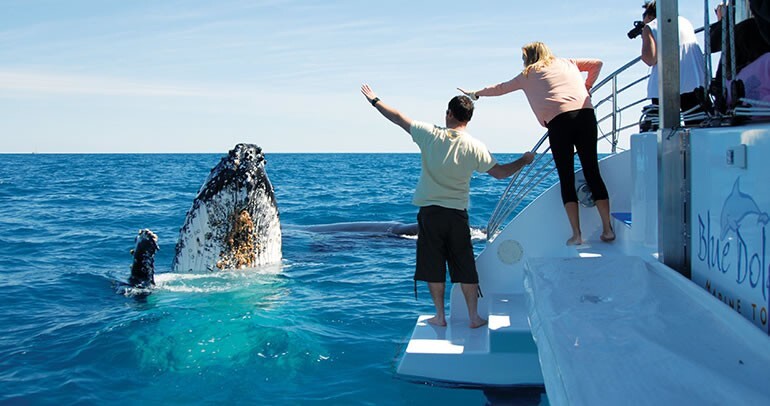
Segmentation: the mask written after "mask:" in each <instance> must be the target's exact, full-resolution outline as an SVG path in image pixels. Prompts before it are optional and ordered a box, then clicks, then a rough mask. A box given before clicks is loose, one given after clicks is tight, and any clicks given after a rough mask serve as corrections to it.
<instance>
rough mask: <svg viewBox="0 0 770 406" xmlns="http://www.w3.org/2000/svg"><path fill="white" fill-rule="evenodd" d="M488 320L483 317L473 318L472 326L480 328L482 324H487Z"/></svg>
mask: <svg viewBox="0 0 770 406" xmlns="http://www.w3.org/2000/svg"><path fill="white" fill-rule="evenodd" d="M486 325H487V321H486V320H484V319H482V318H481V317H477V318H476V319H475V320H471V328H479V327H481V326H486Z"/></svg>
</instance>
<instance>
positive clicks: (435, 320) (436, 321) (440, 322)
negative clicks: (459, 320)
mask: <svg viewBox="0 0 770 406" xmlns="http://www.w3.org/2000/svg"><path fill="white" fill-rule="evenodd" d="M425 321H426V322H427V323H428V324H432V325H434V326H439V327H446V319H445V318H443V317H438V316H433V317H431V318H429V319H427V320H425Z"/></svg>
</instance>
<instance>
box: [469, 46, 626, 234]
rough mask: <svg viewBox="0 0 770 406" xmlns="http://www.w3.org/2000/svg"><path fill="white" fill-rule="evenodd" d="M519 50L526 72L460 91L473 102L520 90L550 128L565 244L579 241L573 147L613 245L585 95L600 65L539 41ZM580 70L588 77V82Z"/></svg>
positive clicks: (590, 111) (593, 121) (588, 98)
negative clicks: (567, 232)
mask: <svg viewBox="0 0 770 406" xmlns="http://www.w3.org/2000/svg"><path fill="white" fill-rule="evenodd" d="M521 50H522V53H523V55H522V58H523V60H524V70H523V71H522V72H521V73H520V74H519V75H517V76H516V77H515V78H513V79H511V80H509V81H507V82H503V83H500V84H497V85H494V86H489V87H486V88H484V89H481V90H479V91H475V92H469V91H465V90H463V89H460V88H458V90H460V91H461V92H463V93H465V94H466V95H468V96H470V97H471V99H473V100H476V99H477V98H478V97H482V96H484V97H488V96H500V95H503V94H506V93H510V92H513V91H516V90H523V91H524V94H525V95H526V96H527V100H529V105H530V107H531V108H532V111H533V112H534V113H535V116H536V117H537V121H538V122H539V123H540V124H541V125H542V126H543V127H546V128H547V129H548V141H549V142H550V144H551V153H552V154H553V160H554V163H555V164H556V170H557V171H558V173H559V181H560V183H561V198H562V202H563V203H564V209H565V210H566V212H567V218H568V219H569V223H570V227H571V228H572V237H570V238H569V239H568V240H567V245H580V244H582V243H583V238H582V236H581V233H580V216H579V213H578V203H577V202H578V200H577V193H576V192H575V167H574V150H573V148H574V149H575V150H577V154H578V157H580V163H581V165H582V166H583V175H584V176H585V179H586V183H587V184H588V188H589V189H591V193H592V195H593V198H594V201H595V202H596V208H597V209H598V210H599V215H600V216H601V219H602V227H603V230H602V234H601V240H602V241H605V242H609V241H612V240H614V239H615V232H614V230H613V229H612V225H611V224H610V201H609V195H608V194H607V188H606V187H605V186H604V181H603V180H602V176H601V174H600V173H599V162H598V157H597V152H596V142H597V129H596V126H597V124H596V115H595V114H594V108H593V105H592V104H591V96H590V95H589V94H588V90H589V89H591V86H592V85H593V84H594V82H595V81H596V79H597V78H598V76H599V71H600V70H601V68H602V61H600V60H598V59H564V58H556V57H555V56H553V54H552V53H551V51H550V50H549V49H548V47H547V46H546V45H545V44H543V43H542V42H533V43H531V44H527V45H525V46H524V47H523V48H522V49H521ZM580 72H587V73H588V77H587V79H586V80H583V76H582V74H581V73H580Z"/></svg>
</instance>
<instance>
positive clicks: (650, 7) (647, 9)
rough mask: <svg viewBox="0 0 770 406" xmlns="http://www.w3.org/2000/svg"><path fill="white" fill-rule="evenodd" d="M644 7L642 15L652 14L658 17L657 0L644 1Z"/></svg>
mask: <svg viewBox="0 0 770 406" xmlns="http://www.w3.org/2000/svg"><path fill="white" fill-rule="evenodd" d="M642 8H643V9H644V13H642V16H644V17H647V16H650V17H652V18H655V17H657V14H656V10H655V0H649V1H646V2H645V3H644V5H643V6H642Z"/></svg>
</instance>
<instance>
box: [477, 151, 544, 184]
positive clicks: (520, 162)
mask: <svg viewBox="0 0 770 406" xmlns="http://www.w3.org/2000/svg"><path fill="white" fill-rule="evenodd" d="M534 159H535V154H534V153H532V152H525V153H524V155H523V156H522V157H521V158H519V159H517V160H515V161H513V162H508V163H507V164H502V165H500V164H495V166H493V167H492V169H490V170H488V171H487V173H488V174H489V175H491V176H492V177H493V178H495V179H505V178H507V177H510V176H511V175H513V174H514V173H516V172H518V171H520V170H521V168H523V167H524V165H529V164H530V163H532V161H533V160H534Z"/></svg>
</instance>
